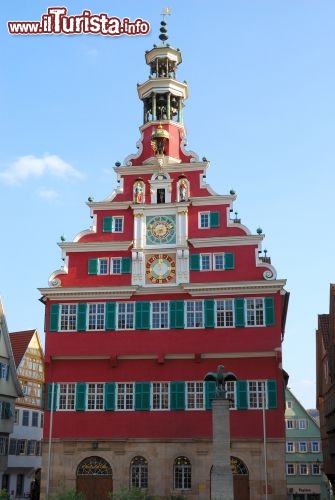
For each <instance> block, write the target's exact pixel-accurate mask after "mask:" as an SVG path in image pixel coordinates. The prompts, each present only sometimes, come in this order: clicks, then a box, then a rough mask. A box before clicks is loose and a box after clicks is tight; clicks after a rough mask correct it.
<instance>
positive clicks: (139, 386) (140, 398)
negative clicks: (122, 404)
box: [135, 382, 150, 410]
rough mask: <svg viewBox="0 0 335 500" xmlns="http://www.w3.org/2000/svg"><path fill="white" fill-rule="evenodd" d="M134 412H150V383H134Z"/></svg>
mask: <svg viewBox="0 0 335 500" xmlns="http://www.w3.org/2000/svg"><path fill="white" fill-rule="evenodd" d="M135 410H150V382H135Z"/></svg>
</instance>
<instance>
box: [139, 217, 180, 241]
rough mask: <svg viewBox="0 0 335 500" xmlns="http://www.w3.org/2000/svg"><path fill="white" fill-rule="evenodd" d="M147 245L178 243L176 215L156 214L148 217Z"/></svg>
mask: <svg viewBox="0 0 335 500" xmlns="http://www.w3.org/2000/svg"><path fill="white" fill-rule="evenodd" d="M146 227H147V240H146V243H147V245H160V244H173V243H176V218H175V216H174V215H155V216H149V217H147V219H146Z"/></svg>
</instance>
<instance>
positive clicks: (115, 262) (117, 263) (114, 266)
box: [111, 257, 122, 274]
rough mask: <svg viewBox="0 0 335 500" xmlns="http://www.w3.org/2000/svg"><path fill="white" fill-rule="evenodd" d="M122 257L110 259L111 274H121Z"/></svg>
mask: <svg viewBox="0 0 335 500" xmlns="http://www.w3.org/2000/svg"><path fill="white" fill-rule="evenodd" d="M121 272H122V259H121V257H113V258H112V259H111V274H121Z"/></svg>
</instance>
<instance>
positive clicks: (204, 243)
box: [188, 235, 264, 248]
mask: <svg viewBox="0 0 335 500" xmlns="http://www.w3.org/2000/svg"><path fill="white" fill-rule="evenodd" d="M263 238H264V235H245V236H218V237H214V238H213V237H212V238H211V237H208V238H190V239H189V240H188V241H189V243H191V245H192V246H193V247H194V248H204V247H205V248H206V247H207V248H209V247H223V246H225V247H227V246H232V247H235V246H247V245H259V243H260V242H261V241H262V239H263Z"/></svg>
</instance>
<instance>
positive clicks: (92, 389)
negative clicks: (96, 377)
mask: <svg viewBox="0 0 335 500" xmlns="http://www.w3.org/2000/svg"><path fill="white" fill-rule="evenodd" d="M87 409H88V410H103V409H104V384H87Z"/></svg>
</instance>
